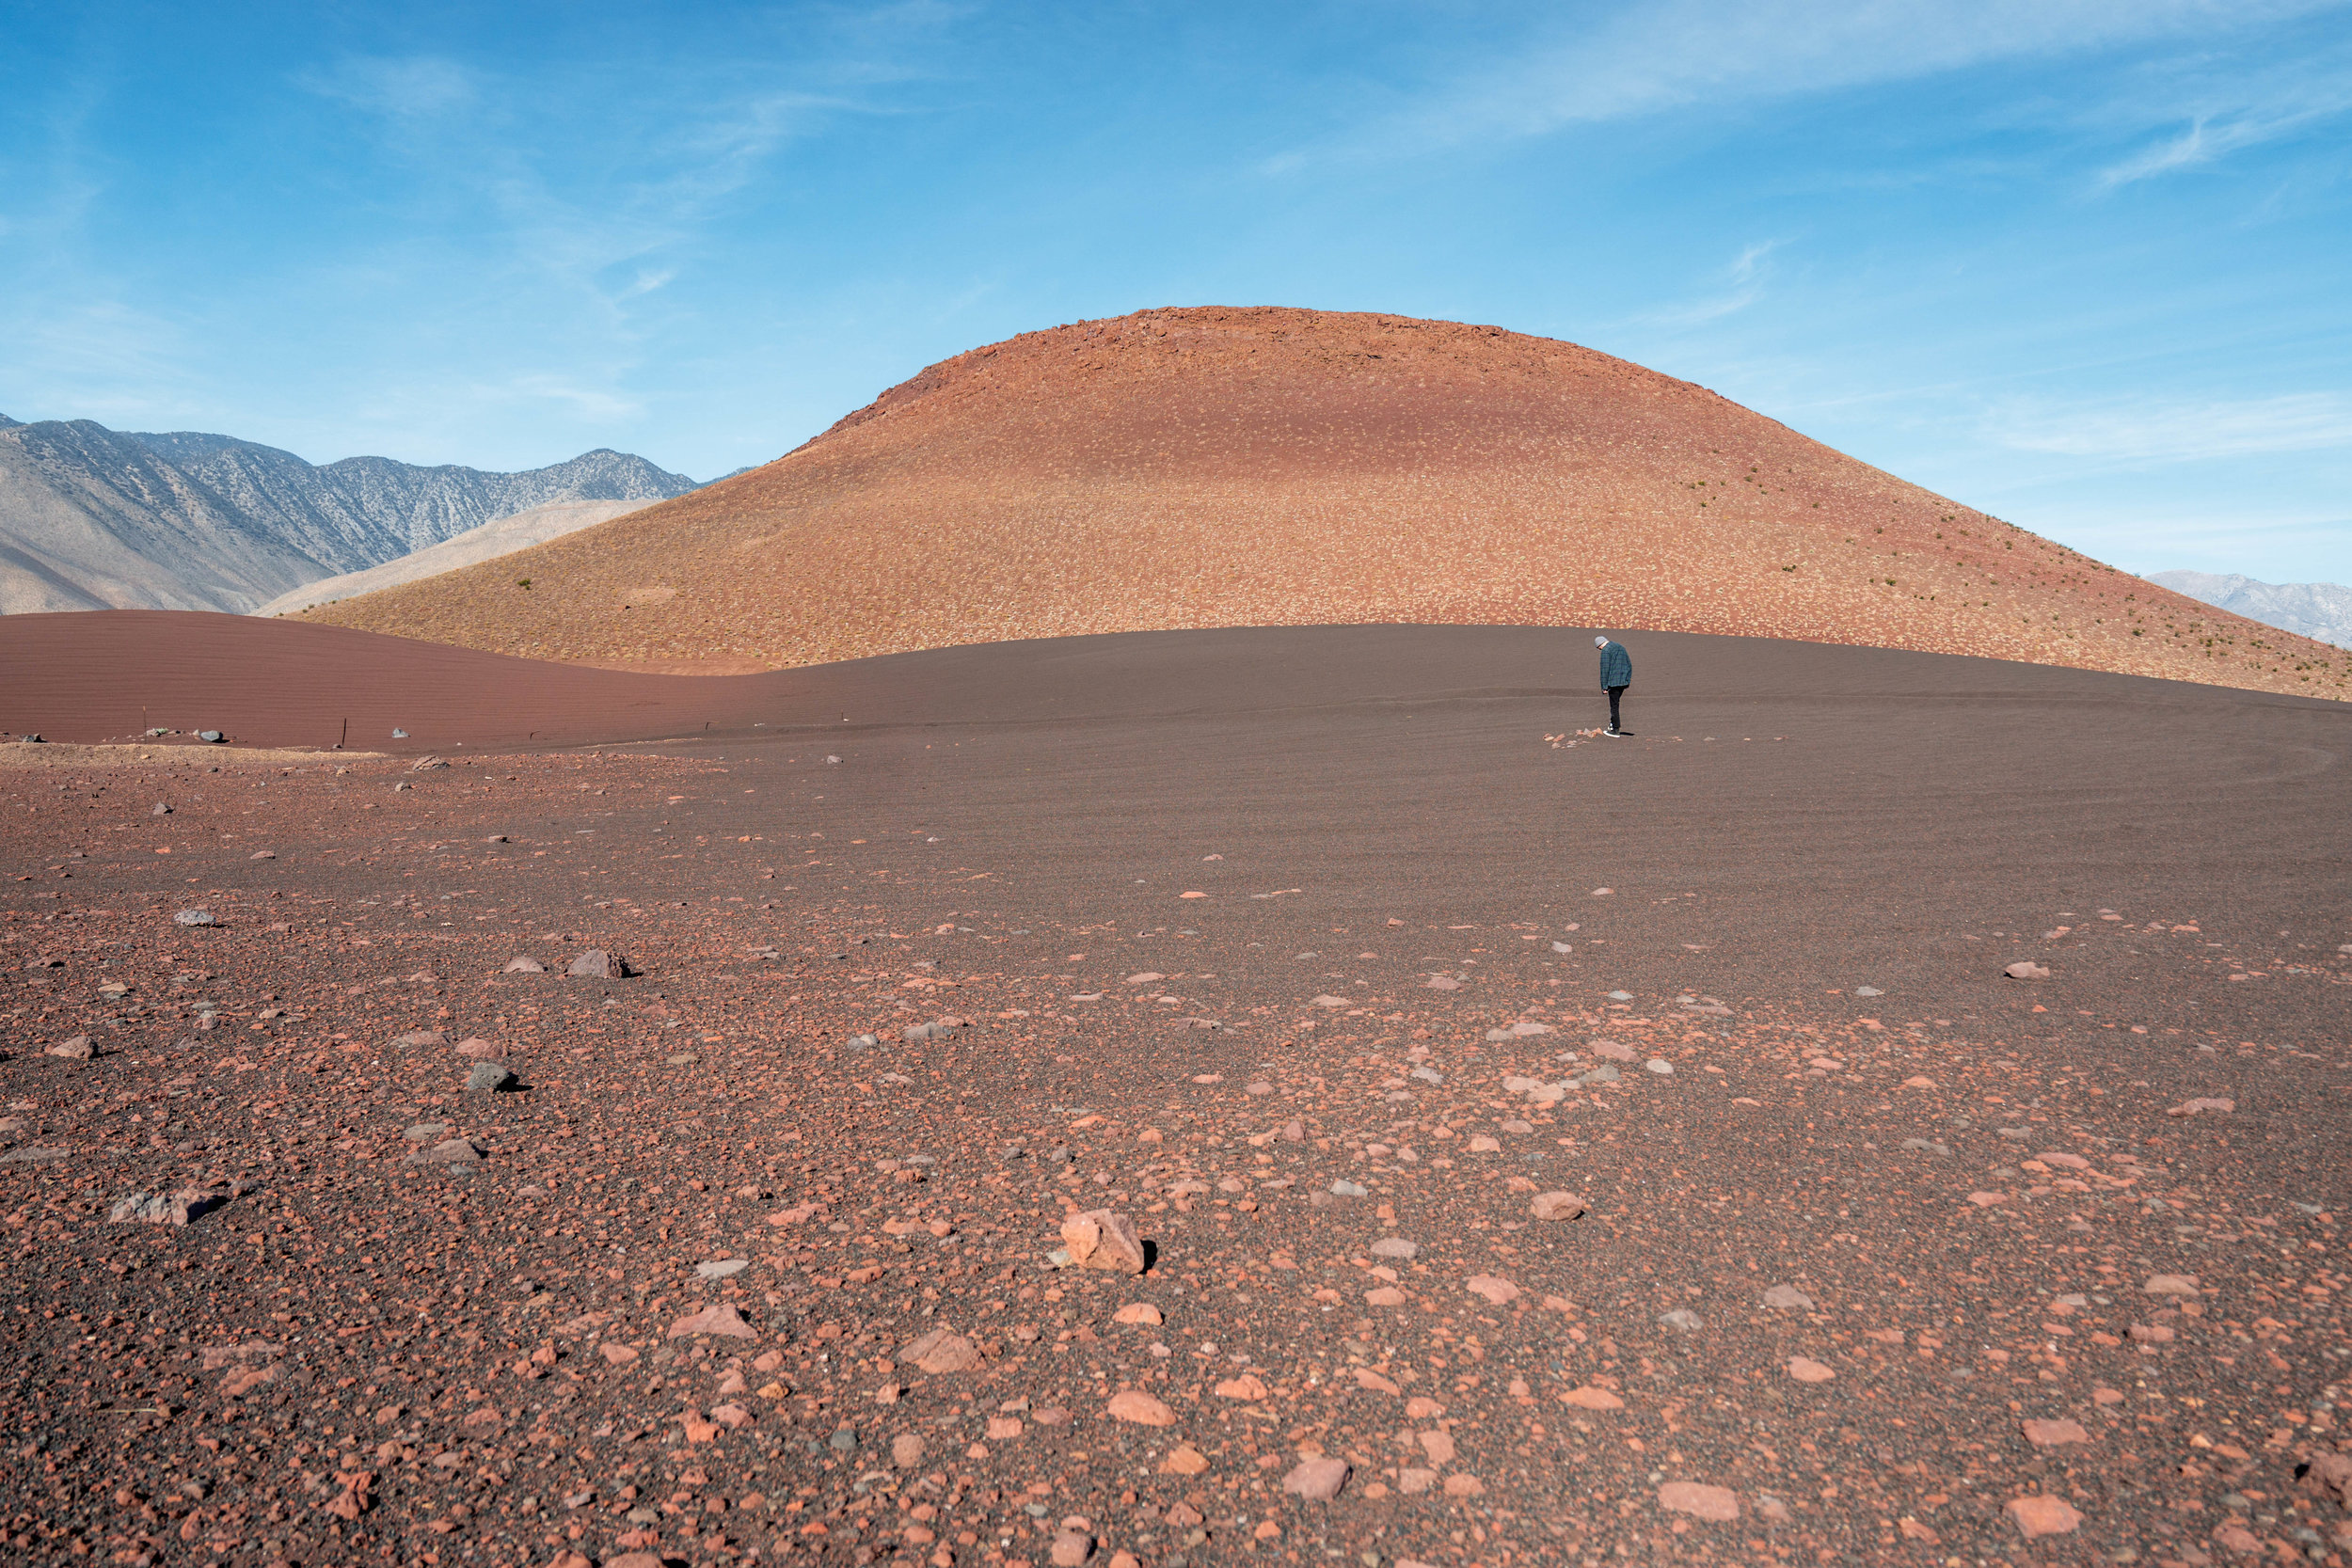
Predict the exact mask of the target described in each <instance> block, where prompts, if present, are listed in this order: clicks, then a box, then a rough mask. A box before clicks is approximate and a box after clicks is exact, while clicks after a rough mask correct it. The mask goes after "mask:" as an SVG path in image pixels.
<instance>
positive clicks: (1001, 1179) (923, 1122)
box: [0, 513, 2352, 1568]
mask: <svg viewBox="0 0 2352 1568" xmlns="http://www.w3.org/2000/svg"><path fill="white" fill-rule="evenodd" d="M654 515H657V514H656V513H648V514H642V515H639V517H637V518H631V519H626V520H624V522H623V523H621V524H617V525H608V526H609V527H612V528H620V529H624V530H626V529H629V528H633V527H638V526H641V523H642V519H643V518H644V517H649V516H654ZM597 532H602V531H597ZM596 536H597V533H596V532H592V533H590V534H586V535H579V536H575V537H574V539H573V540H571V541H565V542H563V543H562V544H559V545H556V546H546V548H548V549H549V550H561V549H565V548H585V547H587V546H589V545H590V544H593V542H594V540H595V539H596ZM401 592H402V593H404V594H413V593H414V592H415V590H402V591H401ZM346 608H347V607H346ZM1619 635H1620V636H1621V637H1622V640H1623V641H1625V642H1626V643H1627V645H1628V646H1629V649H1630V650H1631V652H1632V655H1633V657H1634V660H1635V675H1636V681H1635V686H1634V689H1633V691H1632V692H1631V694H1630V697H1629V704H1628V707H1627V719H1628V722H1629V726H1630V728H1631V729H1632V730H1633V732H1634V734H1633V736H1631V737H1630V738H1627V739H1622V740H1612V739H1597V738H1592V737H1591V736H1589V735H1588V734H1583V733H1580V732H1589V731H1591V730H1593V729H1594V728H1595V727H1597V725H1598V724H1599V723H1600V722H1601V720H1602V717H1603V715H1604V712H1605V709H1604V706H1603V705H1602V703H1601V701H1600V699H1599V696H1598V694H1597V692H1596V691H1594V690H1593V689H1592V684H1593V681H1592V675H1593V653H1592V648H1591V643H1590V635H1589V628H1568V629H1549V628H1541V627H1534V628H1531V627H1509V626H1292V627H1278V628H1262V629H1233V630H1192V631H1135V632H1127V633H1122V634H1120V635H1111V636H1100V637H1080V638H1071V639H1061V640H1041V641H1004V642H997V643H993V644H990V645H982V646H969V647H951V648H941V649H936V650H933V651H928V652H910V653H903V654H898V655H895V656H892V657H879V658H869V659H863V660H859V661H855V662H850V663H842V664H832V665H824V666H819V667H815V668H809V669H801V670H787V671H781V672H777V673H768V674H759V675H745V676H739V677H728V678H704V679H687V678H682V677H658V676H652V675H643V674H626V673H614V672H610V671H596V670H582V669H578V668H564V667H558V666H553V665H543V664H530V663H527V662H524V661H521V660H516V659H511V658H503V657H496V656H495V655H493V654H491V653H487V652H469V651H466V650H463V649H457V648H449V647H427V646H424V645H422V644H420V643H413V642H404V641H394V640H389V639H383V638H374V637H369V636H366V635H363V634H362V633H359V632H356V631H349V630H342V629H336V628H327V627H316V626H301V625H293V624H287V623H262V622H253V621H236V620H231V619H229V618H205V617H187V616H167V615H153V616H137V615H114V616H87V617H82V616H52V617H34V618H10V619H9V620H8V621H6V622H0V667H4V668H5V671H6V676H7V678H6V681H5V683H0V725H5V726H7V727H8V729H9V730H10V731H11V732H14V733H22V732H24V731H28V730H38V731H40V732H42V733H43V734H44V736H45V740H44V743H43V744H40V745H21V746H19V745H12V746H9V747H8V748H6V752H7V753H8V755H7V759H6V760H7V763H8V768H7V769H6V771H5V772H0V808H4V815H0V823H5V828H0V835H4V836H0V845H5V849H6V863H7V864H8V867H9V868H10V876H11V879H10V880H8V882H6V883H5V884H0V918H4V920H5V929H0V953H4V954H5V955H6V960H5V971H6V974H7V982H6V994H5V996H4V997H0V1019H5V1021H6V1030H5V1035H6V1040H7V1053H6V1058H5V1060H0V1076H4V1077H5V1085H6V1098H7V1112H6V1120H5V1121H4V1122H0V1138H4V1139H5V1146H6V1147H5V1148H0V1220H4V1221H5V1224H6V1226H7V1227H8V1240H7V1243H6V1244H7V1248H8V1272H7V1284H6V1293H5V1298H0V1309H5V1311H6V1313H7V1323H8V1327H9V1330H10V1332H9V1333H8V1335H7V1336H6V1338H5V1341H4V1342H0V1368H4V1369H5V1375H4V1376H0V1400H5V1402H6V1403H5V1409H4V1414H5V1419H6V1426H7V1429H8V1433H9V1440H8V1445H7V1446H6V1447H5V1449H0V1497H5V1499H6V1500H5V1504H0V1506H4V1507H5V1510H6V1513H5V1515H0V1529H5V1531H6V1534H7V1540H8V1546H7V1550H6V1555H7V1556H8V1559H9V1560H12V1561H20V1562H68V1561H83V1560H89V1561H112V1562H123V1563H164V1562H169V1563H181V1562H187V1563H211V1562H234V1563H238V1564H248V1563H249V1564H256V1565H260V1564H274V1563H280V1562H284V1563H303V1564H326V1563H337V1564H340V1563H375V1562H384V1563H400V1564H408V1563H422V1564H430V1565H434V1568H441V1565H453V1564H459V1563H466V1564H474V1563H480V1564H489V1563H529V1564H556V1563H561V1564H564V1565H566V1568H579V1565H580V1563H581V1562H582V1561H586V1562H593V1563H597V1564H602V1565H604V1568H620V1565H628V1568H646V1565H650V1564H655V1563H660V1562H682V1563H692V1564H708V1563H720V1562H747V1561H763V1562H792V1563H810V1564H817V1563H823V1564H848V1563H868V1562H894V1563H906V1564H910V1565H912V1564H915V1563H930V1564H937V1565H941V1568H948V1565H976V1564H987V1565H990V1568H996V1565H1000V1564H1001V1565H1007V1568H1009V1565H1013V1564H1027V1565H1031V1568H1043V1565H1045V1564H1048V1563H1054V1564H1064V1565H1071V1564H1077V1563H1082V1562H1087V1561H1093V1562H1095V1563H1098V1564H1104V1565H1118V1568H1134V1565H1136V1564H1148V1565H1152V1568H1177V1565H1181V1564H1207V1563H1252V1562H1254V1563H1268V1564H1275V1563H1281V1564H1288V1563H1299V1564H1321V1563H1327V1562H1330V1563H1362V1564H1365V1565H1367V1568H1387V1565H1389V1564H1407V1563H1426V1564H1506V1563H1531V1564H1532V1563H1581V1564H1584V1565H1587V1568H1592V1565H1597V1564H1599V1563H1602V1562H1619V1561H1629V1560H1641V1561H1661V1562H1663V1561H1677V1562H1679V1561H1712V1560H1737V1561H1741V1562H1779V1561H1788V1562H1806V1563H1840V1562H1866V1561H1900V1562H1917V1563H1934V1564H1945V1565H1950V1564H1976V1563H1982V1562H1987V1561H1993V1560H1999V1561H2003V1562H2017V1563H2025V1562H2036V1563H2041V1562H2047V1563H2059V1562H2064V1563H2074V1562H2086V1561H2106V1562H2116V1563H2131V1562H2144V1563H2163V1564H2172V1563H2180V1564H2205V1563H2209V1562H2214V1561H2228V1560H2249V1561H2251V1560H2255V1559H2257V1558H2260V1559H2261V1560H2313V1561H2323V1562H2337V1561H2340V1560H2341V1554H2342V1549H2343V1548H2344V1546H2345V1545H2346V1544H2352V1533H2348V1532H2347V1529H2346V1526H2345V1522H2344V1521H2345V1512H2344V1500H2345V1488H2346V1487H2347V1485H2352V1481H2347V1478H2348V1477H2352V1456H2347V1455H2345V1454H2344V1453H2342V1452H2341V1451H2340V1450H2339V1444H2340V1441H2341V1440H2342V1436H2343V1432H2344V1420H2345V1418H2346V1412H2345V1410H2344V1407H2343V1405H2342V1402H2341V1401H2342V1394H2343V1386H2342V1382H2341V1380H2342V1378H2343V1377H2344V1375H2345V1372H2344V1369H2345V1366H2346V1356H2347V1354H2352V1338H2347V1336H2346V1323H2345V1318H2344V1291H2345V1290H2346V1289H2347V1286H2352V1279H2347V1272H2352V1271H2347V1265H2346V1261H2345V1257H2344V1226H2345V1217H2344V1216H2345V1213H2346V1209H2345V1205H2346V1203H2347V1200H2348V1199H2352V1194H2347V1191H2346V1186H2347V1182H2346V1164H2345V1160H2344V1155H2345V1148H2346V1114H2347V1110H2348V1109H2352V1102H2348V1101H2347V1098H2346V1096H2347V1089H2348V1088H2352V1082H2348V1081H2347V1078H2346V1071H2345V1069H2346V1059H2345V1052H2346V1042H2345V1016H2346V1009H2345V1003H2346V999H2347V995H2348V994H2352V993H2348V992H2347V990H2346V988H2347V985H2352V919H2348V918H2347V910H2346V908H2345V901H2344V894H2345V885H2344V868H2345V865H2346V863H2347V851H2352V799H2347V796H2348V795H2352V791H2347V787H2346V770H2345V768H2344V757H2345V755H2346V752H2347V746H2348V745H2352V729H2348V728H2347V726H2352V709H2347V708H2345V707H2344V705H2342V704H2340V703H2328V702H2320V701H2314V700H2311V699H2307V698H2302V697H2297V696H2293V695H2283V694H2279V693H2276V692H2263V691H2249V690H2240V689H2227V688H2224V687H2221V686H2214V685H2198V684H2188V683H2185V682H2179V681H2166V680H2157V679H2152V678H2145V677H2142V676H2137V675H2132V674H2124V673H2100V672H2095V671H2085V670H2079V669H2057V668H2049V667H2044V666H2041V665H2035V664H2026V663H2012V662H2002V661H1997V660H1993V659H1985V658H1971V657H1958V656H1955V655H1950V654H1940V653H1928V652H1906V651H1889V650H1883V649H1871V648H1860V647H1834V646H1824V645H1820V644H1817V643H1808V642H1801V641H1770V640H1763V639H1750V638H1738V637H1720V636H1702V635H1690V634H1673V633H1666V632H1648V633H1644V632H1638V631H1628V632H1624V633H1621V634H1619ZM345 721H348V724H349V729H348V739H347V741H346V742H345V744H346V748H347V749H346V751H345V752H342V753H334V752H326V751H325V750H323V748H326V747H328V746H331V745H332V744H334V743H335V742H336V741H337V740H338V739H342V738H343V735H344V732H343V730H342V724H343V723H344V722H345ZM148 727H154V728H165V729H173V730H181V731H189V730H194V729H197V728H199V727H212V728H218V729H223V730H226V731H227V732H229V734H230V739H231V740H232V741H233V742H236V743H237V744H234V745H230V746H220V747H202V746H196V745H190V744H186V743H184V742H183V740H181V739H180V738H178V737H165V739H164V740H163V741H159V742H156V743H151V744H149V743H139V742H135V741H133V740H132V739H131V737H133V736H136V735H137V734H138V733H139V732H140V731H141V730H142V729H144V728H148ZM395 728H397V729H401V730H405V732H406V735H405V737H403V738H394V737H393V736H392V731H393V730H394V729H395ZM102 741H111V742H115V744H109V745H96V744H87V743H93V742H102ZM273 747H274V748H293V749H294V750H281V751H267V750H262V749H261V748H273ZM247 748H253V749H249V750H248V749H247ZM189 921H197V922H199V923H197V924H187V923H185V922H189ZM597 954H601V955H605V956H606V961H607V964H608V965H609V964H611V963H612V960H614V959H617V960H620V961H621V962H622V963H625V965H626V968H627V969H628V971H630V972H632V973H629V974H626V975H623V974H621V973H620V971H619V969H618V968H617V967H612V968H609V969H605V970H604V971H603V972H600V973H595V974H572V973H568V971H570V970H571V969H572V968H573V967H574V965H575V963H576V962H579V961H580V960H583V959H584V960H586V961H585V962H584V963H582V964H581V967H584V968H588V969H591V970H597V969H599V967H600V966H599V965H598V964H597V962H596V958H594V957H592V955H597ZM518 959H521V960H529V964H528V965H518V964H517V963H516V960H518ZM2013 976H2015V977H2013ZM469 1084H472V1085H481V1086H476V1087H469ZM493 1085H495V1086H493ZM1086 1215H1094V1216H1096V1217H1095V1218H1092V1219H1083V1218H1073V1216H1086ZM181 1221H184V1223H176V1222H181ZM1130 1238H1131V1239H1132V1242H1133V1250H1132V1252H1131V1251H1130V1249H1129V1246H1128V1244H1127V1243H1128V1242H1129V1240H1130ZM1089 1246H1091V1247H1092V1250H1091V1251H1089ZM1104 1263H1108V1264H1112V1265H1124V1267H1120V1266H1113V1267H1096V1266H1080V1265H1082V1264H1087V1265H1094V1264H1104ZM1065 1265H1068V1266H1065ZM1137 1265H1140V1266H1141V1267H1140V1272H1131V1271H1133V1270H1134V1269H1136V1266H1137Z"/></svg>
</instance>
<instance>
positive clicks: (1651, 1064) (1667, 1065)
mask: <svg viewBox="0 0 2352 1568" xmlns="http://www.w3.org/2000/svg"><path fill="white" fill-rule="evenodd" d="M1642 1066H1643V1067H1645V1068H1646V1069H1649V1070H1650V1071H1652V1072H1654V1073H1656V1074H1658V1076H1660V1077H1661V1078H1671V1077H1673V1076H1674V1070H1675V1065H1674V1063H1672V1062H1670V1061H1667V1060H1666V1059H1665V1058H1664V1057H1662V1056H1652V1057H1651V1058H1650V1059H1649V1060H1648V1061H1646V1062H1644V1063H1643V1064H1642Z"/></svg>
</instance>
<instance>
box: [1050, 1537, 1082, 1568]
mask: <svg viewBox="0 0 2352 1568" xmlns="http://www.w3.org/2000/svg"><path fill="white" fill-rule="evenodd" d="M1045 1555H1046V1558H1047V1559H1048V1560H1050V1561H1051V1562H1052V1563H1053V1564H1054V1568H1082V1565H1083V1564H1084V1563H1085V1562H1086V1560H1087V1559H1089V1558H1090V1557H1092V1556H1093V1555H1094V1537H1093V1536H1091V1535H1089V1534H1088V1533H1087V1532H1086V1531H1084V1530H1082V1529H1066V1530H1062V1531H1060V1532H1058V1533H1057V1534H1056V1535H1055V1537H1054V1544H1053V1545H1051V1546H1050V1547H1048V1548H1047V1549H1046V1554H1045Z"/></svg>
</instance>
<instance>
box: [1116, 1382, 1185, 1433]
mask: <svg viewBox="0 0 2352 1568" xmlns="http://www.w3.org/2000/svg"><path fill="white" fill-rule="evenodd" d="M1106 1413H1107V1414H1108V1415H1110V1416H1111V1417H1112V1418H1114V1419H1116V1420H1121V1421H1133V1422H1135V1423H1136V1425H1137V1426H1147V1427H1171V1426H1174V1425H1175V1424H1176V1412H1174V1411H1173V1410H1170V1409H1169V1408H1168V1406H1166V1405H1164V1404H1162V1403H1161V1402H1159V1401H1157V1400H1155V1399H1153V1398H1152V1396H1151V1395H1149V1394H1147V1393H1145V1392H1143V1390H1141V1389H1140V1388H1121V1389H1120V1391H1119V1392H1118V1393H1116V1394H1113V1395H1112V1396H1111V1402H1110V1404H1109V1405H1108V1406H1107V1407H1106Z"/></svg>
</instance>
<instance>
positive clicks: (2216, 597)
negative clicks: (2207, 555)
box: [2148, 572, 2352, 648]
mask: <svg viewBox="0 0 2352 1568" xmlns="http://www.w3.org/2000/svg"><path fill="white" fill-rule="evenodd" d="M2148 580H2149V581H2150V582H2153V583H2154V584H2155V585H2156V586H2157V587H2159V588H2169V589H2170V590H2172V592H2174V593H2175V594H2187V595H2188V596H2189V597H2190V598H2192V599H2197V600H2200V601H2201V602H2203V603H2205V604H2209V605H2212V606H2213V607H2214V608H2215V609H2217V610H2230V611H2232V612H2233V613H2234V614H2238V615H2243V616H2245V617H2246V618H2247V619H2248V620H2249V621H2260V622H2261V623H2262V624H2263V625H2264V626H2277V627H2278V628H2279V629H2280V631H2291V632H2296V633H2297V634H2299V635H2301V636H2304V637H2310V638H2315V639H2317V640H2318V641H2322V642H2332V643H2334V644H2335V645H2336V646H2337V647H2339V648H2352V588H2345V587H2344V586H2342V585H2341V584H2338V583H2333V582H2256V581H2255V580H2254V579H2253V578H2242V577H2239V576H2238V575H2237V574H2235V573H2234V572H2233V573H2228V574H2217V573H2213V572H2151V573H2149V574H2148Z"/></svg>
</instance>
